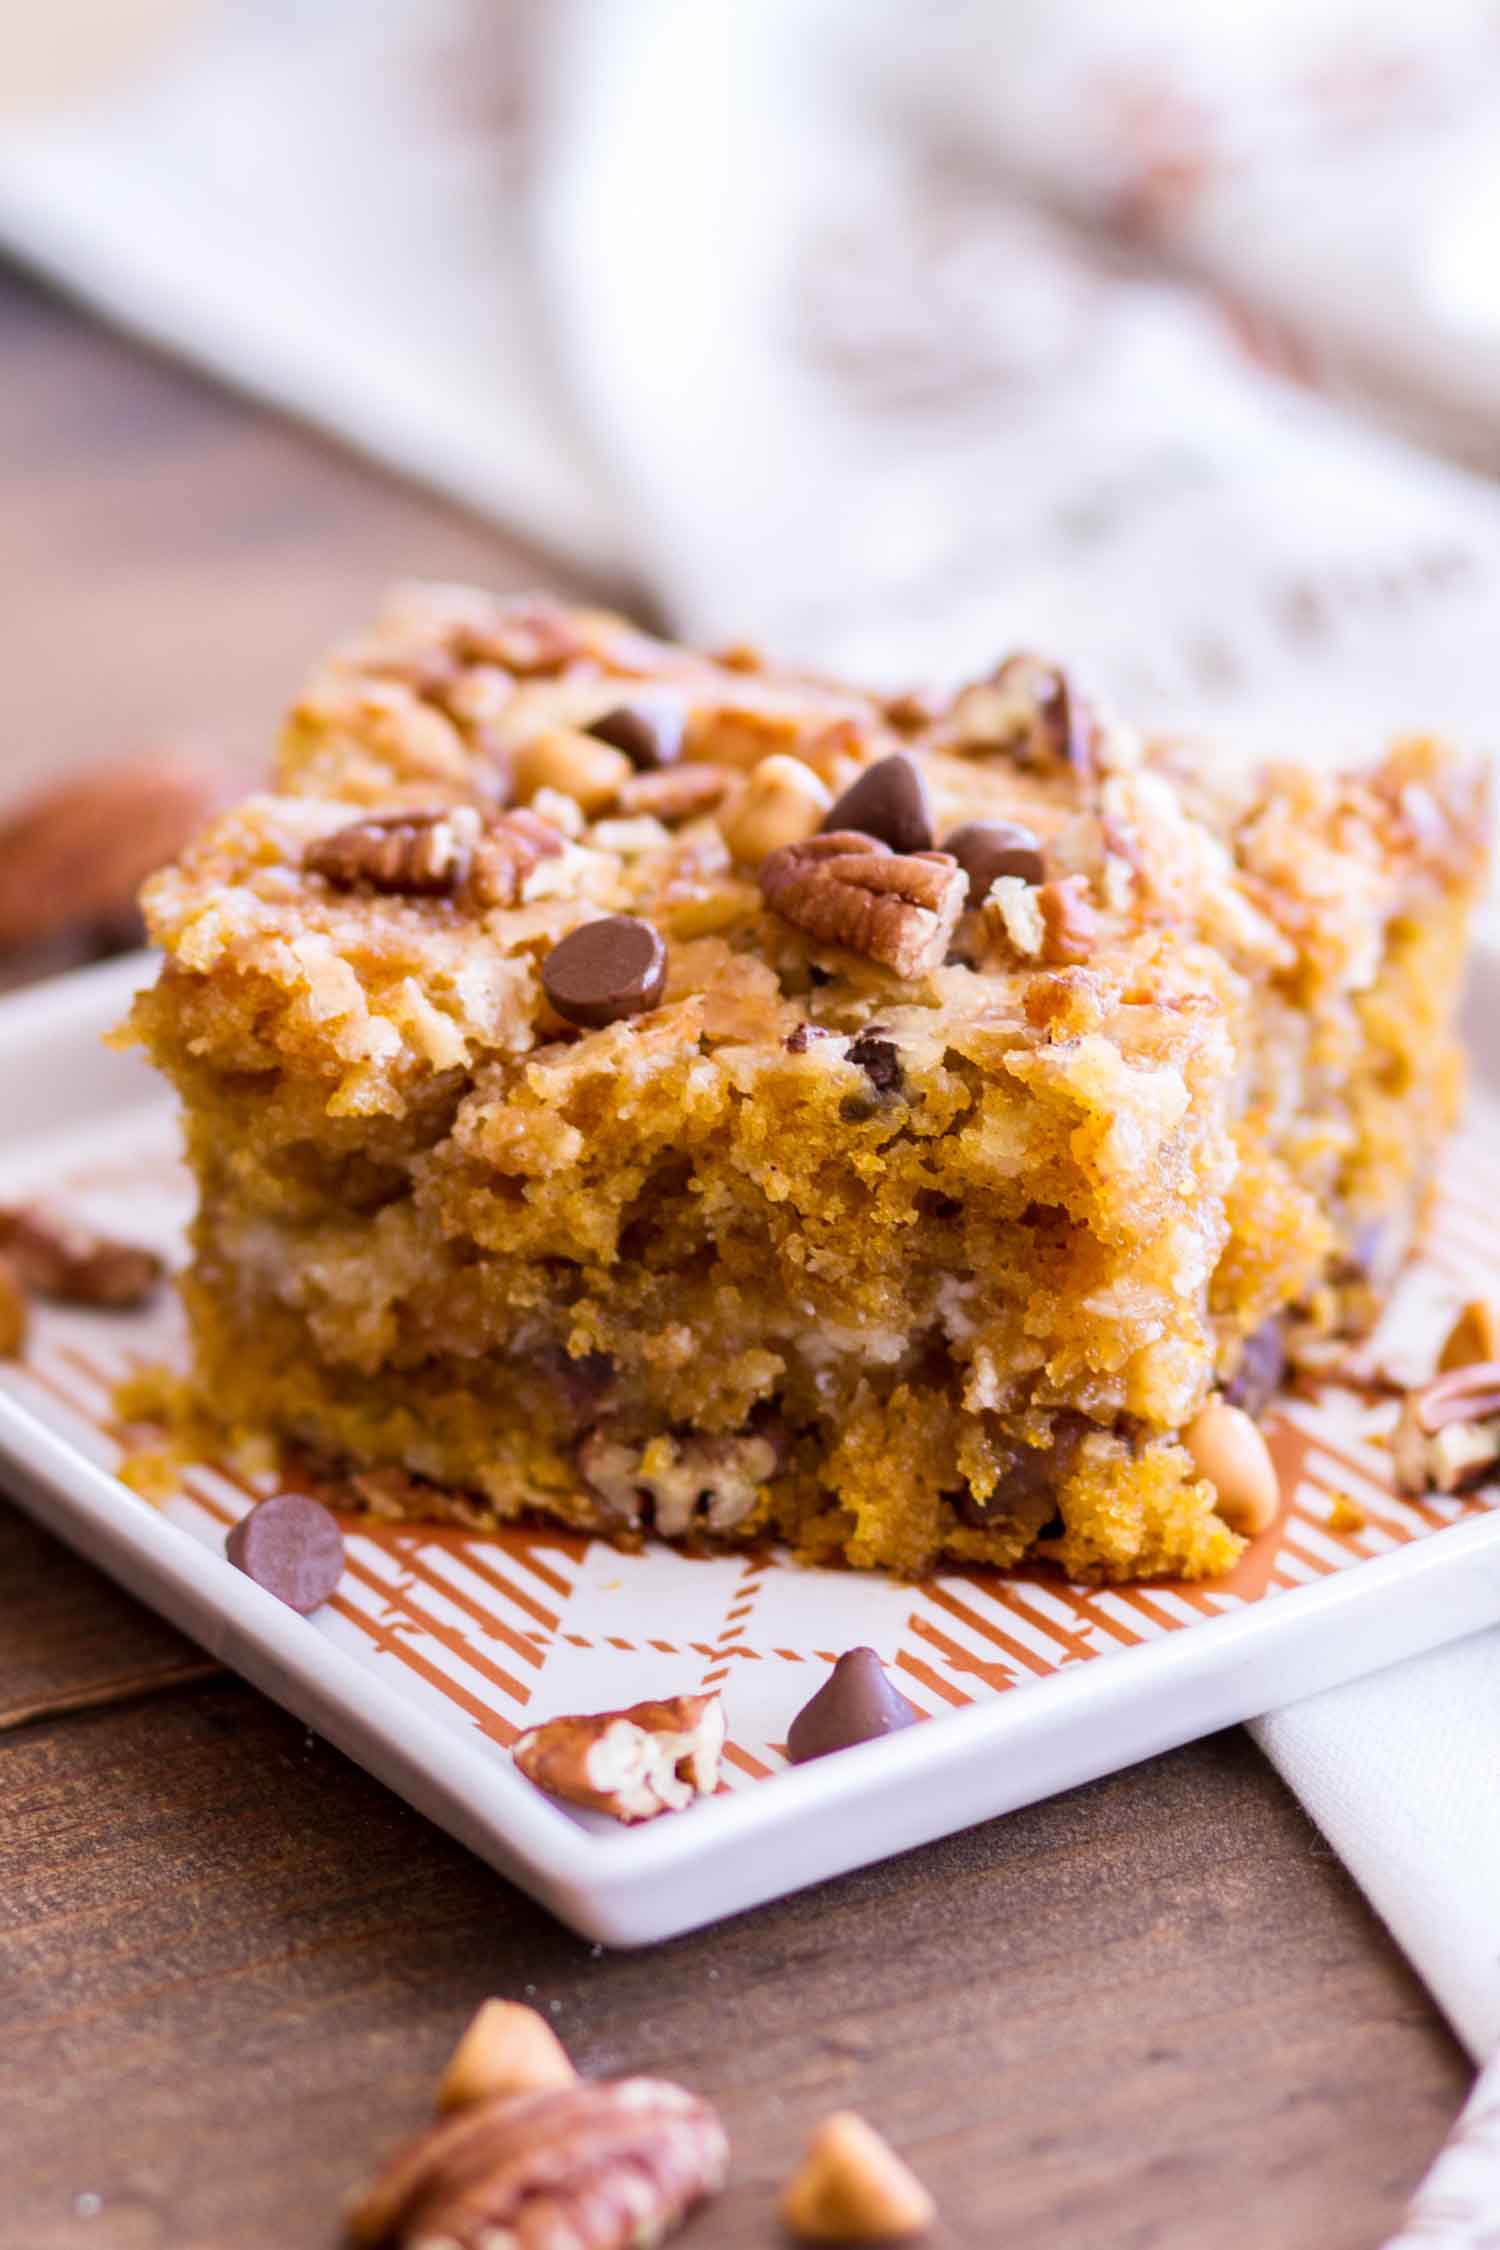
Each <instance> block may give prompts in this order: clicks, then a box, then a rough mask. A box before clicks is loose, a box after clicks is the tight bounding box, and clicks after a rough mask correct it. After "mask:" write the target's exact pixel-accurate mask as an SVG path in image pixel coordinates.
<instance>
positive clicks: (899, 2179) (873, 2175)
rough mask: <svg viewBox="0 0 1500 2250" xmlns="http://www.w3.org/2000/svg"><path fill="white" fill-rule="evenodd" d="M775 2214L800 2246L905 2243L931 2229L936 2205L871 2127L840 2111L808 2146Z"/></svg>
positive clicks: (829, 2119) (826, 2119)
mask: <svg viewBox="0 0 1500 2250" xmlns="http://www.w3.org/2000/svg"><path fill="white" fill-rule="evenodd" d="M781 2216H782V2219H783V2220H784V2222H785V2224H786V2225H787V2226H788V2227H789V2228H790V2229H791V2232H792V2233H793V2234H794V2235H796V2237H797V2239H798V2240H799V2241H800V2242H849V2243H858V2242H867V2243H876V2242H910V2241H912V2240H913V2239H915V2237H917V2236H918V2235H922V2234H925V2233H926V2232H927V2230H928V2229H929V2227H931V2225H932V2224H933V2221H934V2220H935V2219H936V2217H937V2205H936V2204H935V2203H934V2202H933V2200H932V2197H931V2196H930V2195H929V2194H928V2192H927V2190H926V2188H924V2187H923V2185H922V2183H921V2181H920V2180H919V2179H918V2178H917V2176H916V2174H915V2173H914V2172H913V2171H911V2170H910V2168H909V2167H908V2166H907V2165H905V2164H903V2163H902V2161H901V2159H900V2157H899V2156H897V2154H896V2152H895V2150H894V2149H893V2148H891V2147H890V2145H889V2144H888V2143H887V2142H886V2141H884V2140H882V2139H881V2137H880V2135H879V2134H878V2133H877V2132H876V2131H875V2128H874V2127H873V2126H872V2125H867V2124H866V2123H865V2120H864V2119H863V2118H862V2117H859V2116H856V2114H855V2112H854V2111H853V2110H839V2111H836V2112H835V2114H834V2115H833V2116H832V2117H826V2118H825V2119H824V2120H823V2123H822V2124H821V2125H820V2126H819V2127H818V2129H817V2131H816V2132H815V2133H814V2135H813V2137H812V2139H811V2141H809V2143H808V2146H807V2153H806V2155H805V2156H804V2157H803V2159H802V2162H801V2164H800V2165H799V2166H798V2167H797V2170H796V2171H795V2172H794V2173H793V2174H792V2177H791V2179H790V2180H789V2181H788V2182H787V2185H786V2189H785V2192H784V2193H783V2195H782V2199H781Z"/></svg>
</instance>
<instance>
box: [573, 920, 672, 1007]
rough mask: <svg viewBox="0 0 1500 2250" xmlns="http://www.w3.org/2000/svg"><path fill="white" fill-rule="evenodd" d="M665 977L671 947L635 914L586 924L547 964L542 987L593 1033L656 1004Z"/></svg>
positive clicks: (647, 923) (574, 932)
mask: <svg viewBox="0 0 1500 2250" xmlns="http://www.w3.org/2000/svg"><path fill="white" fill-rule="evenodd" d="M666 981H667V949H666V946H665V945H664V944H663V943H662V940H661V937H660V935H659V934H658V932H657V931H655V930H654V929H653V928H652V927H651V924H650V923H649V922H638V921H637V920H636V919H635V917H634V916H633V915H630V914H606V915H604V916H603V917H602V918H601V920H599V921H597V922H584V923H582V924H581V925H580V926H579V928H578V929H576V930H570V931H569V932H568V935H567V936H566V937H565V938H563V939H562V941H561V942H560V943H559V944H557V945H554V946H553V948H552V951H551V952H550V953H549V954H548V956H547V958H546V960H545V961H544V962H543V963H542V989H543V990H544V992H545V993H546V995H547V998H548V999H549V1000H550V1001H551V1003H552V1005H553V1007H554V1008H555V1009H556V1010H557V1012H558V1014H559V1015H560V1016H562V1017H563V1018H564V1019H565V1020H566V1021H567V1022H568V1023H576V1024H582V1025H583V1026H584V1028H585V1029H586V1030H589V1031H596V1030H598V1029H599V1027H600V1026H601V1025H603V1024H607V1023H618V1022H619V1021H620V1019H621V1017H622V1016H638V1015H640V1014H641V1013H642V1012H643V1011H644V1010H645V1009H647V1008H654V1007H655V1006H656V1003H657V1001H658V1000H659V999H660V998H661V996H662V988H663V987H664V985H665V984H666Z"/></svg>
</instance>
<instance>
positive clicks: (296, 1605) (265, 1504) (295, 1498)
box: [224, 1492, 344, 1617]
mask: <svg viewBox="0 0 1500 2250" xmlns="http://www.w3.org/2000/svg"><path fill="white" fill-rule="evenodd" d="M224 1552H225V1554H226V1555H227V1556H228V1557H229V1560H230V1561H231V1562H232V1563H233V1564H234V1567H235V1569H236V1570H242V1571H243V1572H244V1573H245V1576H246V1577H247V1578H253V1579H254V1580H255V1583H256V1585H257V1586H264V1588H265V1589H266V1592H267V1593H268V1594H274V1595H275V1596H276V1599H277V1600H278V1601H279V1602H285V1603H286V1605H287V1608H288V1609H295V1610H296V1611H298V1612H299V1614H300V1615H301V1616H303V1617H305V1616H306V1615H307V1613H308V1611H309V1610H314V1609H316V1608H317V1607H318V1604H319V1603H320V1602H326V1601H327V1599H328V1597H329V1595H330V1594H331V1593H332V1592H333V1589H334V1587H335V1586H336V1585H337V1584H338V1582H339V1580H340V1578H341V1577H342V1576H343V1574H344V1538H343V1534H342V1532H341V1531H340V1530H339V1527H338V1525H337V1524H336V1523H335V1521H334V1519H333V1517H332V1516H331V1515H330V1514H329V1512H328V1510H327V1509H326V1508H325V1507H324V1506H323V1503H322V1502H321V1501H320V1500H312V1499H309V1498H308V1496H307V1494H306V1493H305V1492H274V1493H272V1495H271V1497H270V1499H269V1500H261V1501H259V1502H257V1504H256V1506H255V1507H253V1508H252V1509H251V1510H250V1513H249V1514H248V1515H247V1516H241V1518H240V1520H239V1522H238V1523H237V1524H236V1525H235V1526H234V1529H233V1530H232V1531H231V1532H230V1534H229V1536H228V1538H227V1539H226V1540H225V1541H224Z"/></svg>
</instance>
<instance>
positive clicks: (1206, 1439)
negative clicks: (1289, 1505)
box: [1182, 1399, 1281, 1539]
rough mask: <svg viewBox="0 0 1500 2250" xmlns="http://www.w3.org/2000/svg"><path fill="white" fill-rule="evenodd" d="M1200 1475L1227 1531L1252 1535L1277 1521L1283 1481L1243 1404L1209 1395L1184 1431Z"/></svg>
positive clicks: (1183, 1434) (1186, 1444) (1185, 1442)
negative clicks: (1232, 1403)
mask: <svg viewBox="0 0 1500 2250" xmlns="http://www.w3.org/2000/svg"><path fill="white" fill-rule="evenodd" d="M1182 1442H1183V1444H1184V1445H1185V1446H1186V1447H1187V1450H1188V1452H1189V1453H1190V1454H1191V1455H1192V1458H1193V1466H1194V1467H1195V1468H1196V1469H1197V1471H1198V1474H1199V1476H1201V1477H1202V1478H1204V1479H1205V1481H1206V1482H1207V1483H1209V1484H1211V1485H1212V1486H1213V1488H1214V1496H1215V1497H1214V1505H1215V1507H1216V1508H1217V1510H1218V1512H1219V1514H1220V1515H1221V1516H1222V1517H1223V1519H1224V1521H1225V1523H1227V1524H1228V1526H1229V1528H1230V1530H1231V1531H1237V1532H1240V1533H1242V1534H1243V1535H1244V1537H1246V1538H1247V1539H1253V1538H1255V1537H1256V1536H1257V1535H1258V1534H1259V1533H1260V1532H1262V1531H1266V1530H1268V1529H1269V1528H1270V1526H1271V1525H1272V1524H1273V1523H1274V1522H1275V1521H1276V1517H1277V1515H1278V1513H1279V1512H1280V1508H1281V1483H1280V1479H1279V1478H1278V1477H1277V1474H1276V1464H1275V1462H1274V1461H1273V1460H1272V1459H1271V1449H1270V1447H1269V1446H1268V1445H1267V1444H1266V1441H1265V1439H1264V1438H1263V1437H1262V1436H1261V1434H1260V1431H1259V1430H1258V1429H1257V1428H1256V1425H1255V1424H1254V1423H1253V1422H1252V1421H1251V1419H1250V1417H1249V1415H1248V1414H1246V1413H1245V1412H1244V1410H1243V1408H1241V1407H1238V1406H1226V1405H1225V1404H1224V1402H1223V1401H1222V1399H1213V1400H1211V1401H1210V1402H1209V1404H1208V1405H1207V1406H1205V1407H1204V1408H1202V1410H1201V1411H1200V1412H1199V1413H1198V1414H1197V1415H1196V1416H1195V1417H1194V1419H1193V1420H1192V1421H1191V1422H1190V1423H1189V1424H1188V1426H1187V1428H1186V1429H1185V1430H1184V1431H1183V1433H1182Z"/></svg>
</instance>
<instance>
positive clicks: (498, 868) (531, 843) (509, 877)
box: [469, 805, 567, 906]
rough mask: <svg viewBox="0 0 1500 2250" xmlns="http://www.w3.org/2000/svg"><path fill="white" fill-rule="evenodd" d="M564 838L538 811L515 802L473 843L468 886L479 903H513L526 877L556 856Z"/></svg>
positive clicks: (515, 901) (523, 887) (564, 846)
mask: <svg viewBox="0 0 1500 2250" xmlns="http://www.w3.org/2000/svg"><path fill="white" fill-rule="evenodd" d="M566 844H567V838H566V837H565V836H564V835H563V834H562V832H561V831H560V830H559V829H556V828H554V827H553V825H552V823H551V821H550V820H543V819H542V817H541V814H540V813H534V812H529V811H528V810H527V809H526V807H525V806H524V805H518V806H517V807H516V809H515V811H514V812H508V813H502V814H501V815H500V818H499V819H498V820H493V821H491V823H490V825H489V827H488V828H487V829H486V830H485V832H484V834H483V835H482V836H481V837H480V839H479V841H478V843H477V844H476V845H475V846H474V857H473V862H472V864H471V866H470V870H469V887H470V889H471V890H472V892H473V894H474V898H475V901H476V903H477V904H478V905H480V906H514V905H516V904H517V902H518V901H519V900H520V898H521V897H522V895H523V894H524V891H525V888H526V879H527V877H528V876H529V875H531V874H533V873H534V872H535V871H536V869H537V868H538V867H540V866H541V864H542V861H543V860H544V859H557V858H559V857H560V856H561V854H562V852H563V850H564V849H565V848H566Z"/></svg>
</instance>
